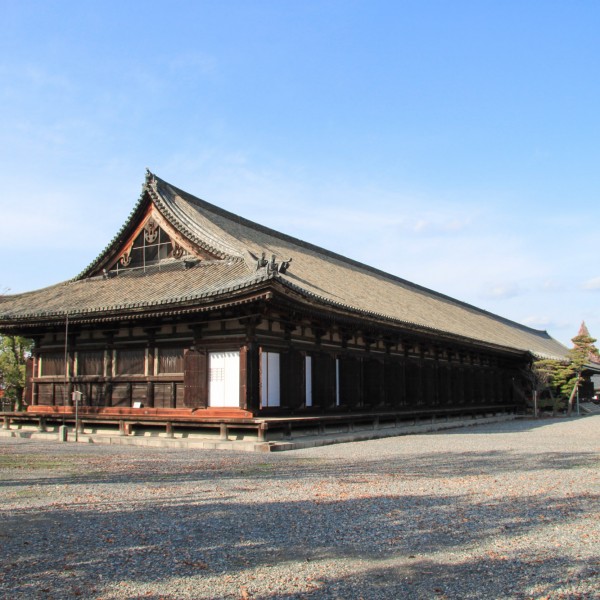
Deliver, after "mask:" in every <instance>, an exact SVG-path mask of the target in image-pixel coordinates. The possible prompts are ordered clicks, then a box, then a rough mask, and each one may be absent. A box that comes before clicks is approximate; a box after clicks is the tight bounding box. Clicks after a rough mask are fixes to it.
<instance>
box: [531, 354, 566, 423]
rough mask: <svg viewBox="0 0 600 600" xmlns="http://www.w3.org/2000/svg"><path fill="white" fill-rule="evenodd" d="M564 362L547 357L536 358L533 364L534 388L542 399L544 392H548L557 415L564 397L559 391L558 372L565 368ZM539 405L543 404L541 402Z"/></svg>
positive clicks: (553, 412) (553, 411) (554, 412)
mask: <svg viewBox="0 0 600 600" xmlns="http://www.w3.org/2000/svg"><path fill="white" fill-rule="evenodd" d="M564 366H565V365H564V363H561V362H560V361H558V360H553V359H550V358H545V359H542V360H536V361H535V362H534V363H533V365H532V368H531V370H532V374H533V389H534V392H535V393H536V394H537V397H538V398H540V399H541V396H542V392H547V393H548V395H549V396H550V401H551V403H552V414H553V415H554V416H556V413H557V412H558V409H559V408H560V405H561V402H562V397H561V394H560V392H559V385H558V381H557V377H558V373H560V371H561V369H563V368H564ZM538 406H543V404H542V403H541V402H540V403H539V404H538Z"/></svg>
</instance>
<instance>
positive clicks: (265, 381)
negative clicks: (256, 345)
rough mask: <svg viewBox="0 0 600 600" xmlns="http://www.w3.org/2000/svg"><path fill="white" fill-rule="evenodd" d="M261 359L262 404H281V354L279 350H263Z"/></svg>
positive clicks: (264, 405)
mask: <svg viewBox="0 0 600 600" xmlns="http://www.w3.org/2000/svg"><path fill="white" fill-rule="evenodd" d="M260 360H261V363H260V379H261V403H262V406H263V407H266V406H280V405H281V398H280V393H279V389H280V386H279V354H278V353H277V352H262V353H261V358H260Z"/></svg>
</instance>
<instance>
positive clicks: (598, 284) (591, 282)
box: [581, 277, 600, 291]
mask: <svg viewBox="0 0 600 600" xmlns="http://www.w3.org/2000/svg"><path fill="white" fill-rule="evenodd" d="M581 287H582V288H583V289H584V290H592V291H595V290H600V277H594V278H592V279H588V280H587V281H586V282H584V283H583V285H582V286H581Z"/></svg>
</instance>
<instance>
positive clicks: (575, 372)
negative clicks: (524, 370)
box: [532, 322, 600, 415]
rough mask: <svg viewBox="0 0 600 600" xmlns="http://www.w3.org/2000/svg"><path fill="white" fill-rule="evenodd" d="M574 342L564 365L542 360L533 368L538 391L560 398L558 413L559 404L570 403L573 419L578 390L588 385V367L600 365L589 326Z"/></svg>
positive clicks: (558, 362) (582, 326) (555, 406)
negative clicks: (586, 370)
mask: <svg viewBox="0 0 600 600" xmlns="http://www.w3.org/2000/svg"><path fill="white" fill-rule="evenodd" d="M571 341H572V342H573V348H571V349H570V350H569V351H568V353H567V356H566V358H565V360H564V361H558V360H550V359H544V360H538V361H536V362H535V363H534V364H533V367H532V371H533V373H534V379H535V385H536V389H538V390H540V391H541V390H548V392H549V394H550V397H551V398H554V395H556V398H557V400H555V401H554V402H553V408H554V412H556V408H557V405H558V403H559V402H560V401H564V400H566V401H567V402H566V403H567V412H568V414H569V415H570V414H571V412H572V411H573V402H574V399H575V395H576V393H577V390H578V389H579V387H580V386H581V384H582V383H583V381H584V377H583V375H582V374H583V372H584V371H585V368H586V365H588V364H589V363H596V362H600V353H599V352H598V349H597V348H596V346H595V345H594V343H595V342H596V340H595V339H594V338H593V337H591V336H590V333H589V331H588V329H587V327H586V325H585V322H584V323H582V324H581V327H580V328H579V332H578V333H577V335H576V336H575V337H574V338H573V339H572V340H571Z"/></svg>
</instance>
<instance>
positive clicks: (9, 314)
mask: <svg viewBox="0 0 600 600" xmlns="http://www.w3.org/2000/svg"><path fill="white" fill-rule="evenodd" d="M266 279H267V276H266V274H265V273H264V272H255V271H249V270H248V268H247V266H246V264H245V263H244V262H243V261H241V260H219V261H201V262H197V263H196V264H195V265H193V266H191V267H189V268H186V267H185V266H184V263H183V262H176V263H172V264H171V265H169V266H167V267H164V266H162V267H161V269H160V270H159V269H158V268H157V267H153V268H151V269H147V270H146V272H143V271H141V270H134V271H122V272H121V273H120V274H119V275H118V276H116V277H109V278H104V277H101V276H100V277H90V278H87V279H80V280H72V281H66V282H64V283H59V284H57V285H53V286H51V287H47V288H44V289H41V290H37V291H34V292H28V293H26V294H20V295H16V296H4V297H0V324H1V323H3V322H7V323H10V322H13V323H14V322H15V321H19V320H26V319H34V318H49V317H60V316H65V315H67V314H68V315H69V316H73V317H75V316H84V315H89V316H92V315H101V314H103V313H109V312H114V311H119V310H125V309H127V310H129V311H131V310H132V309H145V308H152V307H161V308H164V307H172V306H174V305H178V304H183V303H186V304H187V303H191V302H194V301H196V302H198V301H202V300H205V299H209V298H214V297H215V296H217V295H220V294H226V293H231V292H234V291H238V290H243V289H245V288H249V287H250V286H254V285H256V284H257V283H260V282H261V281H263V280H266Z"/></svg>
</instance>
